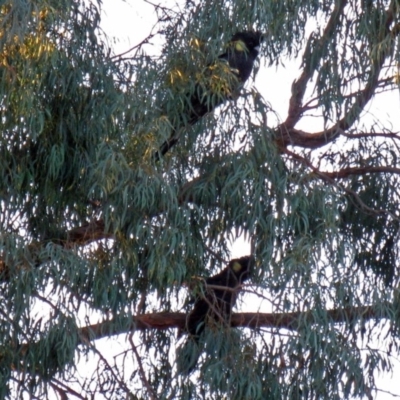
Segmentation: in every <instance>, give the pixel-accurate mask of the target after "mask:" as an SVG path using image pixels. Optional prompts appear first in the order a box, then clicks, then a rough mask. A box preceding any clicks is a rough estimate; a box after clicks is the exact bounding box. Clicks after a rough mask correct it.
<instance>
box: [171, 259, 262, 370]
mask: <svg viewBox="0 0 400 400" xmlns="http://www.w3.org/2000/svg"><path fill="white" fill-rule="evenodd" d="M253 264H254V259H253V257H250V256H246V257H241V258H238V259H234V260H231V261H230V262H229V264H228V266H227V267H226V268H225V269H223V270H222V271H221V272H220V273H219V274H217V275H214V276H212V277H210V278H207V279H206V280H205V285H204V290H203V291H202V295H201V296H199V297H198V298H197V299H196V301H195V304H194V307H193V310H192V311H191V313H190V314H189V315H188V317H187V320H186V329H185V330H186V332H187V333H188V334H189V337H188V339H187V340H186V342H185V343H184V345H183V346H182V347H181V348H180V351H179V353H178V370H179V371H180V372H181V373H183V374H190V373H191V372H192V371H193V369H194V367H195V366H196V364H197V360H198V358H199V356H200V354H201V352H202V349H201V348H200V346H199V340H200V336H201V334H202V332H203V331H204V329H205V328H206V327H211V326H213V325H214V326H215V325H219V326H221V325H224V324H225V325H229V324H230V318H231V315H232V308H233V306H234V305H235V302H236V299H237V295H238V292H239V291H240V285H241V284H242V283H243V282H244V281H246V280H247V279H248V278H249V277H250V272H251V269H252V266H253Z"/></svg>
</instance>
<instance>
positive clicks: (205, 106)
mask: <svg viewBox="0 0 400 400" xmlns="http://www.w3.org/2000/svg"><path fill="white" fill-rule="evenodd" d="M261 38H262V34H261V33H260V32H253V31H246V32H238V33H236V34H235V35H234V36H233V37H232V39H231V40H230V41H229V43H228V44H227V47H226V51H225V53H223V54H221V55H220V56H219V57H218V59H217V60H216V61H215V62H214V63H213V64H210V65H209V66H208V70H209V71H211V72H212V73H211V74H210V75H211V76H213V73H214V72H215V71H216V72H218V71H219V72H221V75H223V76H221V77H220V80H219V82H218V85H213V84H212V82H211V79H210V81H209V82H207V81H206V82H203V83H202V84H200V83H196V85H195V87H194V91H193V93H191V94H189V96H190V99H189V101H188V105H187V107H186V109H185V110H184V112H183V114H184V115H182V116H181V118H180V121H181V123H180V124H178V125H179V126H174V127H173V133H172V135H171V137H170V138H169V139H168V140H166V141H165V142H164V143H163V144H162V145H161V146H160V148H159V150H158V151H157V153H156V154H155V159H156V160H159V159H160V157H161V156H164V155H165V154H166V153H167V152H168V151H169V150H170V149H171V148H172V147H173V146H174V145H175V144H176V143H177V142H178V140H179V136H180V134H181V131H182V128H184V127H186V126H191V125H194V124H195V123H196V122H197V121H198V120H199V119H201V118H202V117H203V116H205V115H206V114H208V113H209V112H211V111H213V110H214V109H215V108H216V107H218V106H220V105H221V104H223V103H224V102H225V101H226V100H228V99H230V98H234V97H235V96H237V94H238V93H239V91H240V89H241V88H242V87H243V85H244V83H245V82H246V81H247V79H248V78H249V77H250V74H251V71H252V70H253V65H254V61H255V60H256V58H257V56H258V53H259V49H260V43H261ZM215 86H217V88H216V87H215Z"/></svg>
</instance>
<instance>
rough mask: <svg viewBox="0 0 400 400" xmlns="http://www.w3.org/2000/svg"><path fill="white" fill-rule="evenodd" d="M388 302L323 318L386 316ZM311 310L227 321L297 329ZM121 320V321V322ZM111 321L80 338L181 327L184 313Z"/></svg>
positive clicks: (336, 311)
mask: <svg viewBox="0 0 400 400" xmlns="http://www.w3.org/2000/svg"><path fill="white" fill-rule="evenodd" d="M391 308H392V307H391V305H390V304H387V305H386V307H384V306H383V305H382V304H380V305H379V306H373V305H372V306H363V307H345V308H338V309H333V310H327V311H326V318H327V319H328V320H329V321H330V322H331V323H335V324H336V323H346V322H347V323H348V322H354V321H361V320H362V321H367V320H380V319H385V318H390V317H391V314H390V311H389V310H390V309H391ZM316 315H320V312H319V313H316V312H315V311H314V310H310V311H306V312H300V311H299V312H292V313H236V314H232V318H231V325H232V326H233V327H237V328H239V327H241V328H251V329H258V328H278V329H290V330H297V329H299V327H301V326H303V325H304V324H305V323H307V324H313V323H317V322H318V319H317V317H316ZM124 322H125V323H124ZM115 325H116V324H115V322H114V321H105V322H100V323H98V324H94V325H90V326H86V327H84V328H81V329H80V332H79V336H80V338H81V340H82V341H92V340H97V339H101V338H104V337H109V336H113V335H119V334H124V333H127V332H130V331H132V330H136V331H143V330H146V329H157V330H166V329H171V328H178V329H182V330H184V329H185V326H186V314H184V313H172V312H170V313H169V312H164V313H153V314H143V315H137V316H134V317H132V318H130V319H128V318H127V319H126V320H125V321H124V319H122V321H121V323H120V324H119V327H116V326H115Z"/></svg>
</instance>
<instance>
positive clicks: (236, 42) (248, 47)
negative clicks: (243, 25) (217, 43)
mask: <svg viewBox="0 0 400 400" xmlns="http://www.w3.org/2000/svg"><path fill="white" fill-rule="evenodd" d="M261 40H262V34H261V32H259V31H257V32H254V31H246V32H237V33H235V34H234V35H233V37H232V39H231V41H230V43H231V44H232V45H233V48H234V50H235V51H239V52H240V51H244V52H246V53H250V54H252V55H254V58H256V57H257V55H258V52H259V51H260V44H261Z"/></svg>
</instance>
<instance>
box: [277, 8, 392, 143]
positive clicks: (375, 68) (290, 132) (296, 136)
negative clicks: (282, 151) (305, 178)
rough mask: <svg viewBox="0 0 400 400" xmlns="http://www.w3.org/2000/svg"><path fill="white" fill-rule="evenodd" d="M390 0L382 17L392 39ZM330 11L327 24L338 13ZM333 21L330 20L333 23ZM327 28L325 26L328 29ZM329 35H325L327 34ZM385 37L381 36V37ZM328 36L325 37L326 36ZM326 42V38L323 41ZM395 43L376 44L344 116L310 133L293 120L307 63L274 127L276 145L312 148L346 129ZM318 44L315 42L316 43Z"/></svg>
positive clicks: (357, 114)
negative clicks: (361, 84) (284, 114)
mask: <svg viewBox="0 0 400 400" xmlns="http://www.w3.org/2000/svg"><path fill="white" fill-rule="evenodd" d="M345 3H346V2H345V1H342V2H340V3H339V4H338V5H337V6H336V7H337V8H338V10H337V12H340V13H341V12H342V10H343V9H342V8H340V7H341V6H343V7H344V5H345ZM393 7H394V6H393V2H392V4H391V5H390V6H389V9H388V11H387V13H386V21H385V24H384V25H385V35H386V37H388V36H390V37H391V38H392V39H394V38H395V37H396V36H398V34H399V29H398V27H397V26H395V27H394V28H393V29H392V30H390V29H389V28H390V25H391V24H392V22H393ZM337 12H336V14H335V12H334V13H333V14H332V17H331V20H330V21H329V22H328V25H327V28H328V26H329V25H330V23H331V21H335V17H336V18H338V17H339V15H340V14H337ZM333 23H334V22H332V24H333ZM335 26H336V25H333V26H332V28H331V29H334V27H335ZM329 32H330V30H328V33H329ZM324 36H325V33H324V35H323V36H322V37H321V39H320V40H323V39H324ZM327 38H328V36H327ZM384 39H385V37H382V41H383V40H384ZM325 40H327V39H325ZM323 43H325V41H324V42H323ZM393 46H394V41H393V40H392V41H391V44H390V46H388V48H384V47H383V46H382V47H380V48H379V51H377V52H376V54H374V56H373V57H372V54H371V60H372V61H371V66H370V73H369V76H368V77H367V83H366V85H365V86H364V88H363V89H362V90H360V91H359V92H358V93H357V94H356V95H355V100H354V103H353V105H352V106H351V107H350V109H349V110H348V111H347V112H346V114H345V115H344V117H343V118H342V119H340V120H339V121H337V122H336V124H334V125H333V126H332V127H331V128H329V129H326V130H323V131H321V132H316V133H309V132H304V131H302V130H297V129H294V126H295V124H296V123H297V122H298V120H299V118H300V116H301V114H302V112H303V109H302V98H303V96H304V92H305V89H306V85H307V83H308V80H309V77H308V76H309V74H310V73H311V71H309V70H308V69H307V65H306V67H305V68H304V71H303V73H302V75H301V76H300V78H299V79H298V81H296V82H295V83H294V85H293V88H292V98H291V99H290V105H289V115H288V118H287V119H286V121H285V122H284V123H283V124H281V125H279V126H278V127H277V128H276V135H277V142H278V145H280V146H282V147H286V146H288V145H293V146H300V147H303V148H311V149H316V148H319V147H322V146H325V145H326V144H328V143H331V142H332V141H334V140H335V139H336V138H337V137H338V136H340V135H341V134H343V133H344V132H345V131H346V130H348V129H349V128H350V127H351V126H352V125H353V124H354V123H355V122H356V121H357V120H358V119H359V117H360V115H361V113H362V111H363V110H364V108H365V106H366V105H367V103H368V102H369V101H370V100H371V98H372V96H373V95H374V93H375V90H376V88H377V86H378V84H379V75H380V73H381V70H382V67H383V65H384V62H385V60H386V59H387V58H388V57H389V56H390V55H391V54H392V50H393ZM317 48H318V45H317ZM313 65H314V69H313V70H312V73H313V72H314V71H315V68H316V66H317V63H314V64H313Z"/></svg>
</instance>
